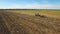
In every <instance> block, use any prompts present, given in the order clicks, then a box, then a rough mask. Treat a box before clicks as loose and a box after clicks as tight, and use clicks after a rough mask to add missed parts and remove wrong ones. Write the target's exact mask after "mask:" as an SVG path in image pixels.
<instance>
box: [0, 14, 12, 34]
mask: <svg viewBox="0 0 60 34" xmlns="http://www.w3.org/2000/svg"><path fill="white" fill-rule="evenodd" d="M0 34H11V33H10V31H9V30H8V27H7V25H6V24H5V21H4V20H3V18H2V16H1V14H0Z"/></svg>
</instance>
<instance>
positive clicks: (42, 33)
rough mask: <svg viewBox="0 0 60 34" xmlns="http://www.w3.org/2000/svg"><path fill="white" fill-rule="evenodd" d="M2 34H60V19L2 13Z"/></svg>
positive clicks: (0, 30)
mask: <svg viewBox="0 0 60 34" xmlns="http://www.w3.org/2000/svg"><path fill="white" fill-rule="evenodd" d="M0 34H60V19H56V18H51V17H41V16H31V15H27V14H20V13H15V12H0Z"/></svg>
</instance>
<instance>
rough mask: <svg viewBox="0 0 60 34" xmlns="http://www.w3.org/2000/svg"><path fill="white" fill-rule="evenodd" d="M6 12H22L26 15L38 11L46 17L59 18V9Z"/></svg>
mask: <svg viewBox="0 0 60 34" xmlns="http://www.w3.org/2000/svg"><path fill="white" fill-rule="evenodd" d="M6 11H7V12H16V13H22V14H28V15H34V14H35V13H39V14H41V15H45V16H48V17H55V18H58V19H60V10H43V9H41V10H28V9H25V10H6Z"/></svg>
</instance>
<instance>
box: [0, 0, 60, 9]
mask: <svg viewBox="0 0 60 34" xmlns="http://www.w3.org/2000/svg"><path fill="white" fill-rule="evenodd" d="M9 8H10V9H60V0H0V9H9Z"/></svg>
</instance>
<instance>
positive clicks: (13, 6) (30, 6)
mask: <svg viewBox="0 0 60 34" xmlns="http://www.w3.org/2000/svg"><path fill="white" fill-rule="evenodd" d="M1 8H3V9H8V8H10V9H60V5H52V4H26V5H19V4H11V5H10V6H5V7H3V6H0V9H1Z"/></svg>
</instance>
